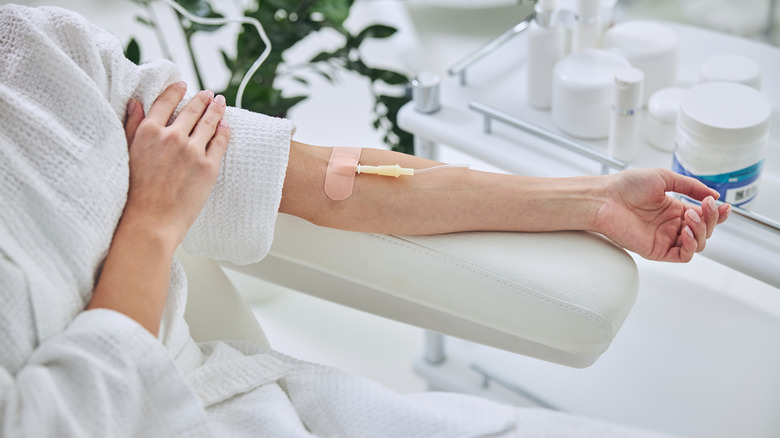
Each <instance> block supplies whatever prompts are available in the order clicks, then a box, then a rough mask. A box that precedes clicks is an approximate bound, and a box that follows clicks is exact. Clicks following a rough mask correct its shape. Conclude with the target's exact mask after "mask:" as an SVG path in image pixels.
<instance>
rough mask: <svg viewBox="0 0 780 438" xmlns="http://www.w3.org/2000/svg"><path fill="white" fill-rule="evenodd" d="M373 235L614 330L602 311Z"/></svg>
mask: <svg viewBox="0 0 780 438" xmlns="http://www.w3.org/2000/svg"><path fill="white" fill-rule="evenodd" d="M371 236H372V237H375V238H377V239H380V240H384V241H386V242H390V243H393V244H396V245H398V246H403V247H406V248H408V249H411V250H412V251H415V252H418V253H420V254H423V255H425V256H428V257H432V258H435V259H438V260H440V261H443V262H445V263H448V264H451V265H454V266H457V267H458V268H461V269H465V270H467V271H469V272H471V273H473V274H477V275H479V276H480V277H483V278H486V279H488V280H492V281H494V282H496V283H499V284H502V285H504V286H508V287H509V288H511V289H514V290H519V291H522V292H523V293H525V294H526V295H528V296H530V297H532V298H534V299H537V300H540V301H547V302H549V303H551V304H554V305H556V306H559V307H562V308H564V309H566V310H570V311H573V312H576V313H580V314H582V315H585V316H586V317H588V318H591V319H594V320H596V321H598V320H599V318H602V319H603V320H605V321H607V322H609V324H610V331H612V330H611V327H612V319H610V318H608V317H607V316H605V315H602V314H601V313H598V312H594V311H592V310H584V309H582V308H577V307H574V305H572V304H567V303H562V302H559V301H555V300H554V299H553V298H549V297H545V296H544V295H543V294H542V293H541V292H539V291H537V290H535V289H533V288H531V287H528V286H523V287H522V288H521V287H519V286H518V285H517V284H515V283H513V282H511V281H510V280H508V279H505V278H503V277H501V276H498V275H492V274H491V275H488V274H486V273H485V272H481V271H479V270H476V269H474V268H473V267H471V266H470V264H466V263H467V262H464V261H460V263H458V262H455V261H454V260H452V259H450V258H447V257H443V256H441V255H439V254H440V253H438V252H437V251H436V250H433V249H430V248H427V251H426V250H423V249H422V248H423V247H422V246H421V245H420V244H417V243H414V242H409V241H408V240H404V239H403V238H401V237H396V236H392V237H393V238H388V237H387V236H386V235H381V234H371ZM535 294H538V295H535Z"/></svg>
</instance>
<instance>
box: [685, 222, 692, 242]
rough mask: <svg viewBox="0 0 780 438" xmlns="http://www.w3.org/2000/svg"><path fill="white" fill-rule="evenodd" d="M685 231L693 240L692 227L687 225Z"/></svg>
mask: <svg viewBox="0 0 780 438" xmlns="http://www.w3.org/2000/svg"><path fill="white" fill-rule="evenodd" d="M683 230H685V233H686V234H688V236H689V237H690V238H691V239H693V231H691V227H689V226H688V225H686V226H685V228H683Z"/></svg>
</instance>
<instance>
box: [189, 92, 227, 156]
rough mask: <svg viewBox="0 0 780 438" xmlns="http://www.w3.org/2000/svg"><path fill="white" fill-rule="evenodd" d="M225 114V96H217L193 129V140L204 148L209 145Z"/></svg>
mask: <svg viewBox="0 0 780 438" xmlns="http://www.w3.org/2000/svg"><path fill="white" fill-rule="evenodd" d="M224 114H225V97H224V96H217V97H215V98H214V100H212V101H211V103H210V104H209V106H208V108H206V112H205V113H204V114H203V115H202V117H201V118H200V120H198V123H197V125H195V129H194V130H193V131H192V140H193V141H194V142H195V143H196V144H198V145H203V147H204V148H205V147H207V146H208V144H209V142H210V141H211V139H212V137H214V133H215V132H216V131H217V127H218V126H219V122H220V120H222V116H223V115H224Z"/></svg>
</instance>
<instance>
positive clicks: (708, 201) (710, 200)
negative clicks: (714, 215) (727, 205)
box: [707, 198, 718, 211]
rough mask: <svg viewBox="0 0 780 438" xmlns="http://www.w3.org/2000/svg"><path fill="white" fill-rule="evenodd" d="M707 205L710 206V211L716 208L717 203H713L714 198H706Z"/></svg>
mask: <svg viewBox="0 0 780 438" xmlns="http://www.w3.org/2000/svg"><path fill="white" fill-rule="evenodd" d="M707 207H709V208H710V211H715V210H717V208H718V204H716V203H715V200H714V199H712V198H707Z"/></svg>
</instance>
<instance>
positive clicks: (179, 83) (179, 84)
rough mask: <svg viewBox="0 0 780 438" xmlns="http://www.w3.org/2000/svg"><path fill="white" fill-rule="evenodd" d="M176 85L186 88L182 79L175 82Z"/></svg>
mask: <svg viewBox="0 0 780 438" xmlns="http://www.w3.org/2000/svg"><path fill="white" fill-rule="evenodd" d="M176 85H178V86H179V87H181V88H183V89H185V90H186V89H187V83H186V82H184V81H179V82H177V83H176Z"/></svg>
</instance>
